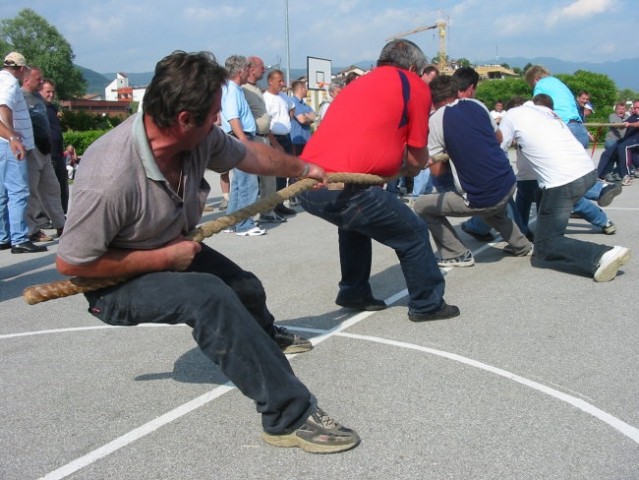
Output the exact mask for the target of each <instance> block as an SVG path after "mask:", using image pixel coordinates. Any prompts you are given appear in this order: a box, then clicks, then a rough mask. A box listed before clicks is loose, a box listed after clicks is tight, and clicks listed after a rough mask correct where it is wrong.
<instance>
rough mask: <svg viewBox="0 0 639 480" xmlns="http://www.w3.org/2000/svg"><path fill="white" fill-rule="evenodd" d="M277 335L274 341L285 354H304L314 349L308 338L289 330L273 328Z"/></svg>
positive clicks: (274, 336)
mask: <svg viewBox="0 0 639 480" xmlns="http://www.w3.org/2000/svg"><path fill="white" fill-rule="evenodd" d="M273 328H274V330H275V333H274V334H273V340H275V343H277V346H278V347H280V349H281V350H282V352H283V353H290V354H293V353H304V352H308V351H309V350H312V349H313V344H312V343H311V342H310V340H308V339H307V338H304V337H301V336H299V335H298V334H296V333H293V332H291V331H290V330H288V329H287V328H284V327H278V326H276V325H274V326H273Z"/></svg>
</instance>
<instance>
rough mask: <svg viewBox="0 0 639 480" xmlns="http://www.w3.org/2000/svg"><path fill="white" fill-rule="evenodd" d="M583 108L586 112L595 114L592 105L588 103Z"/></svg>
mask: <svg viewBox="0 0 639 480" xmlns="http://www.w3.org/2000/svg"><path fill="white" fill-rule="evenodd" d="M584 108H587V109H588V110H590V111H591V112H592V113H595V109H594V108H592V103H590V102H588V103H586V104H585V105H584Z"/></svg>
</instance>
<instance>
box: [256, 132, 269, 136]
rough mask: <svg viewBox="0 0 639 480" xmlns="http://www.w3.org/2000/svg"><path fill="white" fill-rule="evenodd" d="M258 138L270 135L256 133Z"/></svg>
mask: <svg viewBox="0 0 639 480" xmlns="http://www.w3.org/2000/svg"><path fill="white" fill-rule="evenodd" d="M255 136H256V137H268V133H256V134H255Z"/></svg>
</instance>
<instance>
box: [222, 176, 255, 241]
mask: <svg viewBox="0 0 639 480" xmlns="http://www.w3.org/2000/svg"><path fill="white" fill-rule="evenodd" d="M259 191H260V187H259V183H258V178H257V175H253V174H252V173H246V172H243V171H242V170H239V169H237V168H234V169H233V173H232V178H231V192H230V194H229V204H228V207H227V208H226V214H227V215H229V214H231V213H233V212H236V211H238V210H240V209H242V208H244V207H248V206H249V205H252V204H253V203H255V202H256V201H257V195H258V193H259ZM253 227H255V222H254V221H253V219H252V218H247V219H246V220H243V221H242V222H240V223H238V224H237V225H236V226H235V230H236V231H238V232H245V231H246V230H250V229H251V228H253Z"/></svg>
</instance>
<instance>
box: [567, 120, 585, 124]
mask: <svg viewBox="0 0 639 480" xmlns="http://www.w3.org/2000/svg"><path fill="white" fill-rule="evenodd" d="M568 123H583V122H582V121H581V120H574V119H573V120H568Z"/></svg>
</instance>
